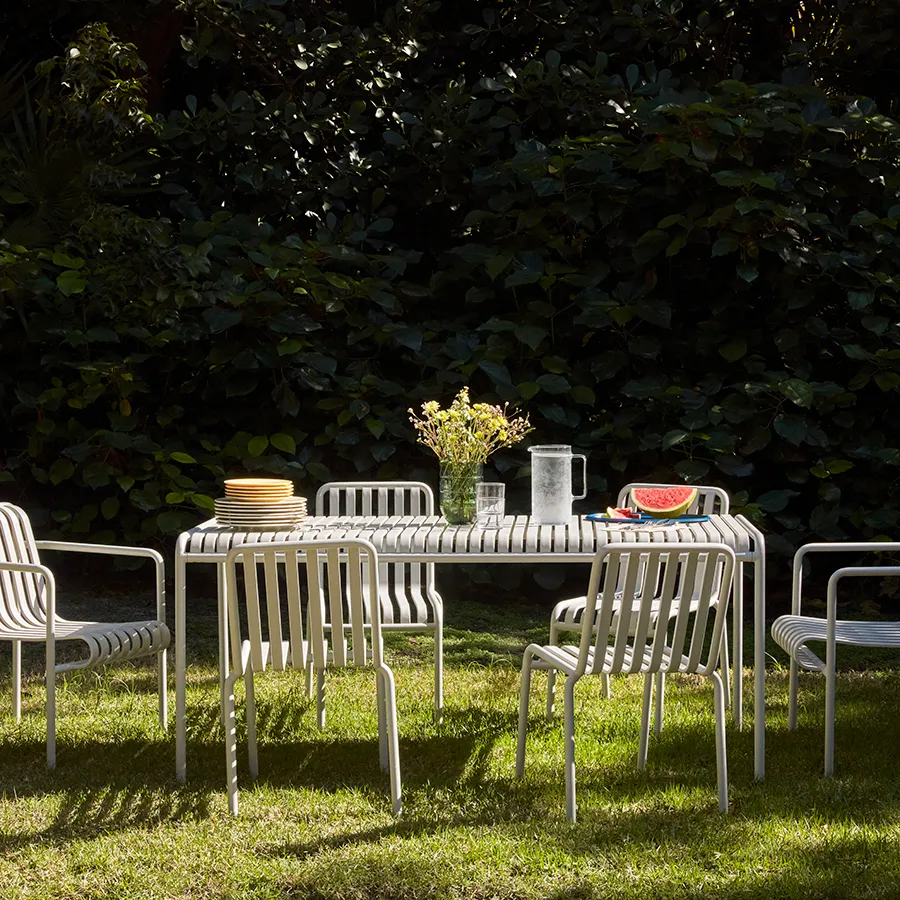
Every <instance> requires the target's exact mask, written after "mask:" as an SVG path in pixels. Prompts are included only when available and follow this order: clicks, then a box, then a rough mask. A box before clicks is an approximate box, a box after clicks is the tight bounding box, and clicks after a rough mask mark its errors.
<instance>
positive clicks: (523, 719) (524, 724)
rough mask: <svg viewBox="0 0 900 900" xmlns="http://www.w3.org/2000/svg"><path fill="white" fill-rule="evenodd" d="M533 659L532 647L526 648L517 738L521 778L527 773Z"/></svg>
mask: <svg viewBox="0 0 900 900" xmlns="http://www.w3.org/2000/svg"><path fill="white" fill-rule="evenodd" d="M532 659H533V657H532V655H531V651H530V649H526V650H525V657H524V659H523V660H522V676H521V679H520V681H519V734H518V737H517V739H516V778H521V777H522V776H523V775H524V774H525V740H526V738H527V737H528V701H529V699H530V697H531V661H532ZM553 674H554V671H553V669H551V670H550V675H551V677H552V676H553ZM549 696H550V695H549V693H548V697H549Z"/></svg>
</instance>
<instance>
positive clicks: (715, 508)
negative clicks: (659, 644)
mask: <svg viewBox="0 0 900 900" xmlns="http://www.w3.org/2000/svg"><path fill="white" fill-rule="evenodd" d="M645 487H661V488H666V487H684V485H671V484H653V483H652V482H647V481H641V482H632V483H630V484H626V485H625V487H623V488H622V489H621V490H620V491H619V496H618V497H617V499H616V506H617V507H625V506H632V505H633V498H632V494H631V492H632V491H633V490H634V489H635V488H645ZM694 487H696V488H697V497H696V499H695V500H694V502H693V503H692V504H691V505H690V507H689V508H688V510H687V514H688V515H693V516H695V515H702V516H708V515H728V511H729V509H730V508H731V499H730V497H729V496H728V493H727V492H726V491H725V490H723V489H722V488H720V487H715V486H713V485H694ZM584 609H585V598H584V597H571V598H569V599H567V600H560V601H559V602H558V603H557V604H556V605H555V606H554V607H553V611H552V612H551V613H550V643H551V644H558V643H559V642H560V640H564V639H565V635H566V634H573V633H574V634H577V633H579V632H580V631H581V619H582V616H583V615H584ZM722 654H723V660H722V671H723V674H724V677H725V702H726V705H727V703H728V697H729V694H730V680H729V664H728V641H724V642H723V644H722ZM601 682H602V688H603V696H604V697H606V698H607V699H609V697H610V694H611V692H610V685H609V678H608V676H606V675H604V676H603V678H602V679H601ZM555 685H556V678H555V673H554V672H552V671H551V672H550V675H549V680H548V683H547V718H548V719H551V718H553V712H554V705H555V702H556V697H555ZM664 704H665V674H664V673H662V672H660V674H659V676H658V678H657V684H656V708H655V711H654V730H655V731H656V733H657V734H659V733H660V732H661V731H662V723H663V707H664Z"/></svg>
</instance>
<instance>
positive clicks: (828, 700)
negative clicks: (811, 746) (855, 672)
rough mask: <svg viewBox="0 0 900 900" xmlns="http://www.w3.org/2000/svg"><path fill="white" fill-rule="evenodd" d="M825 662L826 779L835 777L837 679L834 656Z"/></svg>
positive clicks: (830, 656) (830, 655)
mask: <svg viewBox="0 0 900 900" xmlns="http://www.w3.org/2000/svg"><path fill="white" fill-rule="evenodd" d="M827 657H828V658H827V659H826V661H825V777H826V778H830V777H831V776H832V775H834V703H835V687H836V681H837V677H836V674H835V666H834V654H833V653H830V654H827Z"/></svg>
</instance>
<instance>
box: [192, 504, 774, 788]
mask: <svg viewBox="0 0 900 900" xmlns="http://www.w3.org/2000/svg"><path fill="white" fill-rule="evenodd" d="M322 537H333V538H347V537H363V538H366V539H367V540H370V541H371V542H372V543H373V544H374V545H375V547H376V548H377V550H378V554H379V557H380V559H381V560H382V561H383V562H387V563H391V562H421V563H473V562H484V563H523V562H524V563H538V562H547V563H561V562H590V560H591V559H592V558H593V556H594V555H595V553H596V552H597V550H598V549H600V547H602V546H605V545H606V544H608V543H639V544H640V543H657V542H664V543H671V542H675V543H695V542H703V541H711V542H716V543H725V544H728V545H729V546H730V547H732V549H733V550H734V551H735V553H736V555H737V559H738V565H737V567H736V569H735V581H734V592H733V601H732V602H733V604H734V606H733V620H732V621H733V626H732V627H733V648H734V650H733V659H734V666H733V672H734V678H733V683H732V688H733V704H732V708H733V713H734V719H735V724H736V725H737V727H738V729H740V728H741V727H742V724H743V710H742V702H743V665H742V660H743V644H744V635H743V570H744V565H745V564H750V565H752V567H753V614H754V615H753V621H754V655H753V670H754V698H755V702H754V771H755V776H756V778H757V779H758V780H762V779H763V778H764V777H765V659H766V654H765V638H766V617H765V572H766V556H765V538H764V537H763V535H762V533H761V532H760V531H759V529H757V528H756V526H755V525H753V523H752V522H750V521H749V520H748V519H746V518H745V517H744V516H740V515H739V516H731V515H728V516H718V515H714V516H711V517H710V519H709V521H708V522H703V523H694V524H690V525H677V526H671V527H666V528H658V529H653V530H644V531H640V530H624V529H618V528H615V527H613V526H606V525H603V524H601V523H596V522H592V521H590V520H588V519H586V518H584V517H583V516H582V517H577V516H576V517H573V518H572V520H571V521H570V522H569V524H568V525H552V526H548V525H542V526H541V525H535V524H533V523H531V522H530V520H529V517H528V516H508V517H507V518H506V519H504V521H503V524H502V525H501V527H500V528H499V529H491V530H484V531H482V530H481V529H479V528H478V527H477V526H475V525H448V524H447V523H446V522H445V521H444V520H443V519H440V518H438V517H436V516H430V517H426V516H415V517H413V516H398V517H382V518H377V517H358V518H352V519H348V518H346V517H332V518H329V517H311V518H308V519H306V520H305V522H304V523H303V525H302V526H301V527H299V528H298V529H297V530H295V531H287V532H285V531H271V532H269V531H239V530H237V529H233V528H223V527H220V526H218V525H217V524H216V521H215V519H211V520H209V521H208V522H204V523H203V524H202V525H198V526H197V527H196V528H192V529H191V530H190V531H186V532H184V533H183V534H181V535H180V536H179V538H178V542H177V544H176V549H175V774H176V777H177V779H178V780H179V781H184V780H185V778H186V776H187V741H186V718H185V714H186V686H187V677H186V676H187V672H186V655H185V623H186V620H187V609H186V606H187V599H186V589H185V588H186V576H187V564H188V563H194V564H196V563H206V564H207V565H209V564H214V565H215V566H216V567H217V569H218V579H217V581H218V611H219V615H218V629H219V680H220V687H221V685H222V684H224V681H225V678H226V676H227V674H228V673H227V666H228V656H227V649H226V648H227V640H226V638H227V633H228V621H227V610H226V605H225V556H226V554H227V553H228V551H229V550H230V549H231V547H233V546H237V545H239V544H254V543H258V544H265V543H270V542H272V541H276V540H277V541H289V540H305V539H310V538H322Z"/></svg>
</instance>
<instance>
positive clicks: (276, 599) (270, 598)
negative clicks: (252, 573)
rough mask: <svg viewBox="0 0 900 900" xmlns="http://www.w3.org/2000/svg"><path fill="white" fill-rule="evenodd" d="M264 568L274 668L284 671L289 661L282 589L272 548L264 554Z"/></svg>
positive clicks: (270, 649) (277, 670) (270, 648)
mask: <svg viewBox="0 0 900 900" xmlns="http://www.w3.org/2000/svg"><path fill="white" fill-rule="evenodd" d="M263 569H264V571H265V576H266V611H267V613H268V621H269V645H270V646H269V652H270V653H271V654H272V668H273V669H275V671H276V672H283V671H284V668H285V665H286V663H287V654H286V653H285V647H284V638H283V637H282V629H281V591H280V589H279V583H278V562H277V560H276V558H275V554H274V553H273V552H272V551H271V550H267V551H266V552H265V553H264V554H263Z"/></svg>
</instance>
